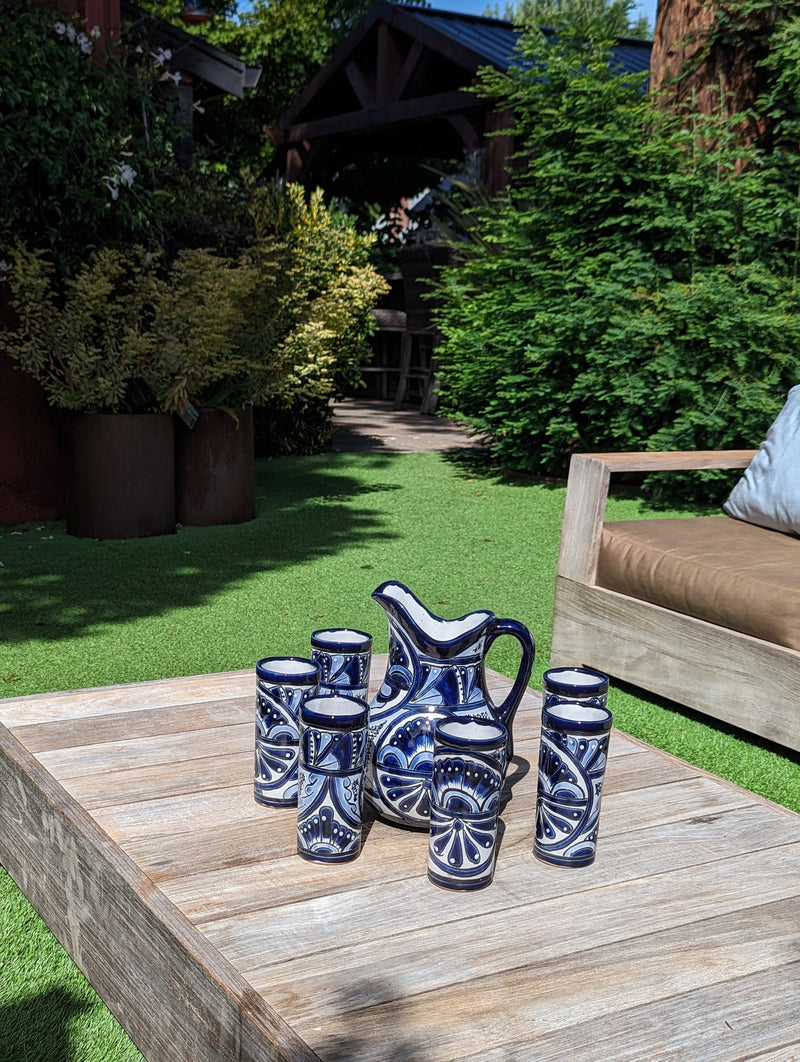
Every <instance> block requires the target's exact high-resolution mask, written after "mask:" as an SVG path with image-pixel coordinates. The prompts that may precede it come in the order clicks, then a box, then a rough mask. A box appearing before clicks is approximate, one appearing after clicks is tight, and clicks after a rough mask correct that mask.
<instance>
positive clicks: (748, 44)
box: [650, 0, 800, 144]
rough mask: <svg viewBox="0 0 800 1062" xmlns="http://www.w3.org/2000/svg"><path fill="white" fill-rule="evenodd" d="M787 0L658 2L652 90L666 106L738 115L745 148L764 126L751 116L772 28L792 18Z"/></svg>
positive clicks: (762, 86)
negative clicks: (688, 107) (778, 2)
mask: <svg viewBox="0 0 800 1062" xmlns="http://www.w3.org/2000/svg"><path fill="white" fill-rule="evenodd" d="M798 10H800V4H798V3H797V2H794V0H789V2H785V3H783V4H776V3H774V2H773V0H659V4H658V14H657V17H656V30H655V38H654V41H653V54H652V58H651V65H650V71H651V86H652V88H653V89H654V90H655V91H656V92H658V93H659V94H660V97H661V100H662V102H663V104H664V105H665V106H668V107H671V108H673V109H674V108H678V107H681V106H684V105H688V106H691V108H692V109H694V110H697V111H699V112H700V113H703V114H713V113H719V112H720V111H721V112H722V113H724V114H726V115H727V116H729V117H733V116H734V115H736V116H738V119H739V122H740V135H741V138H742V141H743V142H744V143H746V144H747V143H753V142H756V141H758V140H760V139H762V138H763V137H764V136H765V134H767V132H768V124H767V123H766V121H765V120H764V118H763V117H760V116H759V115H757V114H756V113H755V105H756V102H757V100H758V99H759V97H760V96H761V95H762V94H763V93H764V91H765V90H766V89H767V87H768V74H767V72H766V69H765V66H764V61H765V59H766V58H767V56H768V55H769V51H770V40H771V37H772V35H773V33H774V31H775V29H776V26H777V25H778V24H779V23H780V22H781V21H783V20H785V19H786V18H787V16H789V15H791V14H797V13H798Z"/></svg>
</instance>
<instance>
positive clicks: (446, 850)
mask: <svg viewBox="0 0 800 1062" xmlns="http://www.w3.org/2000/svg"><path fill="white" fill-rule="evenodd" d="M507 741H508V731H507V729H506V727H505V726H503V724H502V723H494V722H492V721H491V720H489V719H451V720H446V721H444V722H442V723H439V724H438V726H437V727H436V730H435V733H434V748H433V776H432V779H431V793H430V804H431V821H430V832H429V837H428V877H429V879H430V880H431V881H432V882H433V883H434V884H435V885H440V886H442V888H445V889H456V890H460V891H466V890H471V889H483V888H485V887H486V886H487V885H489V884H491V881H492V878H493V877H494V867H495V860H496V855H497V819H498V813H499V809H500V790H501V788H502V785H503V776H504V773H505V768H506V744H507Z"/></svg>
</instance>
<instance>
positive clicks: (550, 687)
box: [542, 667, 608, 708]
mask: <svg viewBox="0 0 800 1062" xmlns="http://www.w3.org/2000/svg"><path fill="white" fill-rule="evenodd" d="M563 701H569V702H571V703H573V704H596V705H599V706H600V707H601V708H605V707H606V705H607V703H608V675H606V674H604V673H603V672H602V671H597V670H595V668H592V667H551V668H549V670H547V671H545V673H544V675H543V676H542V705H543V706H544V707H545V708H546V707H547V706H548V705H550V704H559V703H561V702H563Z"/></svg>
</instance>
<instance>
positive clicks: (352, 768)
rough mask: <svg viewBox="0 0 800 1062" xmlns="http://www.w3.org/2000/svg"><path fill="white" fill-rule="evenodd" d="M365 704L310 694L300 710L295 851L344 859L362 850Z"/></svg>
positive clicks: (314, 859) (327, 860)
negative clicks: (311, 695)
mask: <svg viewBox="0 0 800 1062" xmlns="http://www.w3.org/2000/svg"><path fill="white" fill-rule="evenodd" d="M368 717H369V708H368V706H367V703H366V701H363V700H357V699H356V698H355V697H344V696H341V695H335V696H333V695H331V696H323V697H319V696H317V697H310V698H309V699H308V700H307V701H306V702H305V703H304V704H303V706H302V708H301V709H300V756H299V790H298V805H297V851H298V852H299V854H300V855H301V856H303V858H304V859H308V860H310V861H311V862H314V863H345V862H347V861H348V860H350V859H355V858H356V856H357V855H358V854H359V852H360V851H361V811H362V807H363V800H364V768H365V766H366V762H367V745H368V742H369V730H368V727H367V720H368Z"/></svg>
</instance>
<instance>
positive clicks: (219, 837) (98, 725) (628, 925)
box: [0, 658, 800, 1062]
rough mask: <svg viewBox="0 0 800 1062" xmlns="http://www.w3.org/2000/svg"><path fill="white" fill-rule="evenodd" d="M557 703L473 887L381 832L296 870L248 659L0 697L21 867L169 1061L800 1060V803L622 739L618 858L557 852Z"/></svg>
mask: <svg viewBox="0 0 800 1062" xmlns="http://www.w3.org/2000/svg"><path fill="white" fill-rule="evenodd" d="M384 666H385V661H384V660H383V659H381V658H377V659H376V661H375V667H374V672H375V673H376V675H381V674H382V671H383V667H384ZM492 681H493V682H494V683H495V684H496V685H497V686H498V687H499V686H501V685H503V684H505V683H506V680H505V679H500V678H499V676H492ZM539 703H540V701H539V697H538V695H536V694H534V693H533V692H531V693H529V694H528V695H527V696H526V699H525V701H524V703H523V706H522V708H521V709H520V713H519V716H518V722H517V723H516V725H515V734H516V754H517V755H516V759H515V763H514V766H513V769H512V772H511V775H510V779H509V781H510V794H511V795H510V800H509V801H508V803H507V804H506V806H505V809H504V811H503V813H502V822H503V825H504V832H503V835H502V841H501V846H500V851H499V857H498V863H497V871H496V875H495V880H494V883H493V884H492V885H491V887H489V888H488V889H485V890H482V891H480V892H476V893H467V894H453V893H449V892H446V891H444V890H441V889H438V888H436V887H435V886H434V885H431V884H430V883H429V881H428V880H427V877H426V858H427V839H426V836H425V834H421V833H418V832H415V831H409V830H404V829H399V828H397V827H392V826H388V825H386V824H384V823H382V822H375V821H373V822H370V823H368V824H367V831H368V832H367V833H366V836H365V841H364V847H363V851H362V853H361V855H360V857H359V858H358V859H357V860H356V861H355V862H353V863H350V864H345V865H341V866H319V865H316V864H311V863H307V862H306V861H305V860H303V859H300V858H299V857H298V856H297V855H296V854H295V815H294V813H293V812H292V811H291V810H286V811H283V810H272V809H267V808H264V807H261V806H259V805H257V804H256V803H255V802H254V800H253V795H252V755H253V754H252V746H253V738H254V677H253V674H252V673H251V672H249V671H245V672H236V673H229V674H221V675H206V676H201V677H196V678H185V679H172V680H168V681H163V682H148V683H143V684H138V685H129V686H115V687H113V688H108V689H94V690H83V691H78V692H71V693H55V694H45V695H41V696H34V697H22V698H14V699H10V700H4V701H0V723H2V724H3V726H2V727H0V738H1V739H2V746H1V749H2V754H1V755H0V793H2V802H1V803H0V862H2V864H3V865H4V866H5V867H6V869H7V870H8V872H9V873H10V874H11V876H12V877H13V878H14V879H15V881H16V882H17V883H18V884H19V885H20V887H21V888H22V890H23V892H24V893H25V894H26V895H27V897H28V898H29V899H30V901H31V902H32V904H33V905H34V907H36V908H37V910H38V911H39V912H40V913H41V914H42V916H43V917H44V919H45V921H46V922H47V923H48V925H49V926H50V927H51V928H52V929H53V931H54V933H55V934H56V936H57V937H58V938H59V940H60V941H61V943H62V944H63V945H64V947H65V948H66V950H67V951H68V952H69V953H70V955H72V957H73V958H74V959H75V961H76V962H77V963H78V965H79V966H80V967H81V968H82V969H83V971H84V972H85V973H86V975H87V977H88V978H89V980H90V981H91V982H92V983H93V984H94V985H95V987H96V988H97V990H98V991H99V993H100V995H101V996H102V997H103V999H104V1000H105V1001H106V1003H107V1004H108V1006H109V1007H110V1009H111V1010H112V1011H113V1012H114V1013H115V1014H116V1015H117V1016H118V1018H119V1019H120V1021H121V1022H122V1024H123V1025H124V1026H125V1027H126V1029H128V1030H129V1032H130V1034H131V1036H132V1037H133V1039H134V1040H135V1041H136V1043H137V1044H138V1045H139V1047H140V1048H141V1050H142V1052H143V1053H144V1054H145V1056H146V1057H147V1058H148V1059H153V1060H154V1059H165V1060H166V1059H168V1060H170V1062H175V1060H176V1059H187V1060H188V1059H191V1060H192V1062H199V1060H204V1059H222V1060H225V1062H229V1060H234V1059H248V1060H250V1059H252V1060H254V1062H255V1060H256V1059H258V1060H260V1062H263V1060H265V1059H273V1058H285V1059H291V1060H293V1062H295V1060H304V1059H311V1058H322V1059H326V1060H328V1062H331V1060H341V1062H345V1060H347V1062H355V1060H361V1059H382V1060H390V1062H410V1060H415V1059H419V1060H423V1059H424V1060H425V1062H434V1060H437V1059H441V1060H447V1062H453V1060H462V1062H463V1060H467V1059H480V1060H481V1062H492V1060H503V1062H507V1060H511V1059H518V1060H525V1062H531V1060H535V1062H542V1060H545V1059H569V1060H571V1062H576V1060H577V1062H582V1060H592V1062H594V1060H596V1059H598V1058H608V1059H614V1060H615V1062H617V1060H620V1059H634V1060H636V1062H642V1060H648V1062H649V1060H652V1059H660V1058H675V1059H680V1060H681V1062H685V1060H687V1059H702V1060H703V1062H708V1060H712V1059H745V1058H747V1059H750V1058H756V1057H757V1058H758V1059H759V1060H764V1059H781V1060H783V1062H788V1060H790V1059H795V1060H796V1059H800V1021H799V1020H798V1013H797V1005H798V1002H799V1001H800V816H798V815H795V814H793V813H792V812H790V811H787V810H785V809H783V808H781V807H778V806H775V805H772V804H770V803H768V802H766V801H764V800H761V799H759V798H758V797H755V796H753V795H752V794H751V793H748V792H746V791H745V790H743V789H739V788H737V787H736V786H733V785H730V784H728V783H726V782H723V781H721V780H719V779H718V778H714V777H712V776H710V775H708V774H705V773H703V772H702V771H700V770H697V769H695V768H694V767H691V766H689V765H687V764H686V763H683V762H682V761H680V760H677V759H675V758H673V757H671V756H668V755H666V754H664V753H661V752H658V751H656V750H654V749H652V748H650V747H648V746H646V745H644V744H642V743H641V742H638V741H635V740H633V739H631V738H629V737H626V736H625V735H623V734H621V733H614V734H613V735H612V740H611V750H610V761H609V766H608V771H607V776H606V787H605V790H604V798H603V808H602V814H601V832H600V842H599V847H598V857H597V861H596V862H595V864H594V865H593V866H592V867H589V868H585V869H581V870H566V869H558V868H553V867H549V866H546V865H545V864H543V863H541V862H539V861H538V860H536V859H535V858H534V856H533V854H532V845H533V817H534V803H535V791H536V767H535V765H536V761H537V744H538V733H539V710H538V709H539ZM611 707H612V708H613V690H612V700H611Z"/></svg>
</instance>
